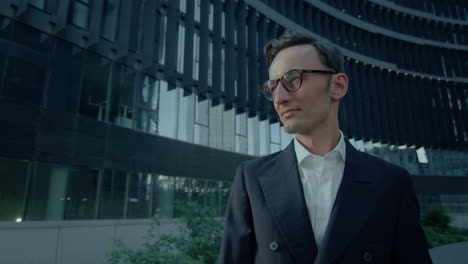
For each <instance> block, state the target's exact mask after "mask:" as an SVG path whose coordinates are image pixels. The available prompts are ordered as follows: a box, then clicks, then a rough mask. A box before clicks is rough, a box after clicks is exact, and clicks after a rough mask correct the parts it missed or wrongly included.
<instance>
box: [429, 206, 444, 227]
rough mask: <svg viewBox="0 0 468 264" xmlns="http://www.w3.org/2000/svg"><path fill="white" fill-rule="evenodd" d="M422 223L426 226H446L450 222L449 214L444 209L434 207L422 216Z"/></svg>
mask: <svg viewBox="0 0 468 264" xmlns="http://www.w3.org/2000/svg"><path fill="white" fill-rule="evenodd" d="M423 224H424V225H426V226H433V227H440V228H447V227H448V226H449V224H450V216H449V215H448V214H447V212H446V211H445V210H444V209H442V208H440V207H434V208H432V209H430V210H429V211H428V212H427V213H426V215H425V216H424V217H423Z"/></svg>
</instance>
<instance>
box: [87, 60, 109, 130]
mask: <svg viewBox="0 0 468 264" xmlns="http://www.w3.org/2000/svg"><path fill="white" fill-rule="evenodd" d="M110 70H111V62H110V61H109V60H107V59H105V58H103V57H101V56H99V55H97V54H94V53H91V52H89V53H88V54H87V56H86V62H85V70H84V73H83V80H82V83H81V96H80V114H81V115H83V116H87V117H90V118H93V119H96V120H99V121H107V120H108V117H106V115H108V107H107V100H108V98H107V88H108V87H109V84H108V82H109V73H110Z"/></svg>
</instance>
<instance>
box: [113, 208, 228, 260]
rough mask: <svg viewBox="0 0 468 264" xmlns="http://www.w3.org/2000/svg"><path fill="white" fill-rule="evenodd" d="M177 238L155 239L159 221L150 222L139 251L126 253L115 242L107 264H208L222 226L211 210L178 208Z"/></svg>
mask: <svg viewBox="0 0 468 264" xmlns="http://www.w3.org/2000/svg"><path fill="white" fill-rule="evenodd" d="M182 212H183V215H184V216H183V217H182V218H181V222H180V224H178V228H179V231H180V232H179V234H169V235H161V236H158V234H157V233H158V232H157V231H158V230H159V226H160V221H159V218H158V217H157V216H155V217H154V218H153V221H152V223H151V225H150V228H149V230H148V233H147V235H146V236H145V237H144V243H143V246H142V247H141V248H138V249H130V248H129V247H127V246H126V245H125V244H124V243H122V241H120V240H116V241H115V242H114V247H113V249H112V250H111V251H110V252H109V253H108V254H107V260H108V261H109V263H110V264H121V263H123V264H150V263H151V264H160V263H161V264H162V263H164V264H212V263H215V262H216V257H217V254H218V251H219V246H220V243H221V235H222V229H223V223H222V219H221V218H216V217H215V216H216V210H215V209H214V208H208V207H202V206H200V205H198V204H196V203H189V204H187V205H185V206H182Z"/></svg>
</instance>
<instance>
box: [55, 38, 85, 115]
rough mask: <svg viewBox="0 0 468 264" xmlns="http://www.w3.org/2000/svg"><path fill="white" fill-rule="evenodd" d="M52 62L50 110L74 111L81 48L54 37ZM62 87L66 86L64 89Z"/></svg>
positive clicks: (79, 76) (80, 62)
mask: <svg viewBox="0 0 468 264" xmlns="http://www.w3.org/2000/svg"><path fill="white" fill-rule="evenodd" d="M54 52H55V53H54V55H53V56H54V58H53V60H54V63H51V64H50V65H51V68H50V78H49V87H48V90H47V100H46V101H47V105H46V107H47V108H48V109H50V110H54V111H59V112H63V111H65V112H69V113H74V114H75V113H76V111H77V109H78V101H79V97H78V96H79V89H80V82H81V75H82V74H81V73H82V71H83V64H84V61H85V58H84V56H83V54H84V53H83V49H81V48H79V47H76V46H73V45H72V44H70V43H69V42H67V41H64V40H61V39H55V49H54ZM64 87H67V88H66V89H64Z"/></svg>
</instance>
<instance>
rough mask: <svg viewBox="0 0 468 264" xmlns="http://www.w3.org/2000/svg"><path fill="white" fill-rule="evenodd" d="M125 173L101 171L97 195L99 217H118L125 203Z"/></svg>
mask: <svg viewBox="0 0 468 264" xmlns="http://www.w3.org/2000/svg"><path fill="white" fill-rule="evenodd" d="M125 183H126V173H125V172H116V171H108V170H106V171H103V172H102V176H101V185H100V186H101V192H100V197H99V202H100V206H99V216H98V217H99V219H120V218H122V217H123V212H124V203H125Z"/></svg>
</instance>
